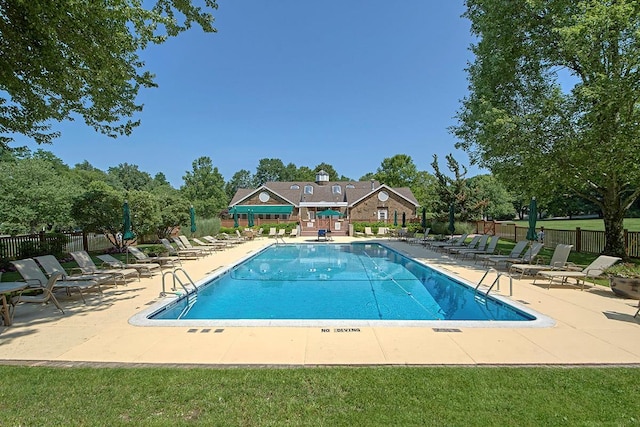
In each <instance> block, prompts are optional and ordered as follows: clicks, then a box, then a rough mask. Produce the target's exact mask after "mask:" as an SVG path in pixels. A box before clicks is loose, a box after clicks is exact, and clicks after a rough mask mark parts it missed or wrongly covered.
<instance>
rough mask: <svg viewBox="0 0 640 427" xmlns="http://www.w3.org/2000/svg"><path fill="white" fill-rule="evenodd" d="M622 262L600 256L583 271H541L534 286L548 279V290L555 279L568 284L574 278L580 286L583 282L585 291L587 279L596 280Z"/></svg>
mask: <svg viewBox="0 0 640 427" xmlns="http://www.w3.org/2000/svg"><path fill="white" fill-rule="evenodd" d="M620 260H621V258H618V257H613V256H607V255H600V256H599V257H598V258H596V259H595V260H594V261H593V262H592V263H591V264H589V265H588V266H586V267H585V268H584V269H583V270H581V271H575V270H564V271H540V272H539V273H538V275H537V276H536V278H535V279H534V280H533V283H534V284H535V283H536V280H537V279H538V277H544V278H546V279H549V283H548V285H547V289H549V288H551V283H552V282H553V279H561V282H560V283H561V284H565V283H567V280H568V279H569V278H573V279H575V280H576V284H577V285H580V282H582V286H581V288H580V289H581V290H584V283H585V279H589V278H596V277H598V276H601V275H602V272H603V271H604V270H605V269H607V268H609V267H611V266H612V265H613V264H615V263H616V262H618V261H620Z"/></svg>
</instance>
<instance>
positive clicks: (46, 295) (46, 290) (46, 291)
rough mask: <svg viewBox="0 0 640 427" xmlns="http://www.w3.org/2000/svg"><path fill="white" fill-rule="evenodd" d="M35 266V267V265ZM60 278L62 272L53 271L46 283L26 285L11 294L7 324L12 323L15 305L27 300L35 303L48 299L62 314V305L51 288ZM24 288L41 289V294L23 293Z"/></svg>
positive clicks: (46, 301)
mask: <svg viewBox="0 0 640 427" xmlns="http://www.w3.org/2000/svg"><path fill="white" fill-rule="evenodd" d="M36 268H37V267H36ZM61 278H62V273H55V274H53V275H51V277H49V279H48V280H47V282H46V284H45V285H44V286H34V287H28V288H25V289H23V290H22V291H20V293H18V294H17V295H14V296H12V297H11V298H9V301H8V302H9V304H10V307H11V309H10V310H11V312H10V313H8V314H9V322H8V324H9V325H10V324H11V323H13V316H14V315H15V313H16V305H18V304H20V303H22V302H29V303H36V304H47V303H48V302H49V301H52V302H53V304H54V305H55V306H56V307H57V308H58V310H60V311H61V312H62V314H64V310H63V309H62V307H61V306H60V303H59V302H58V300H57V299H56V296H55V295H54V294H53V289H54V287H55V285H56V283H57V281H58V280H60V279H61ZM26 290H30V291H37V290H39V291H42V293H41V294H39V295H24V292H25V291H26ZM5 324H7V322H6V320H5Z"/></svg>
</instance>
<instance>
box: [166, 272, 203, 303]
mask: <svg viewBox="0 0 640 427" xmlns="http://www.w3.org/2000/svg"><path fill="white" fill-rule="evenodd" d="M178 273H183V274H184V277H185V278H186V280H187V282H186V283H185V282H183V281H182V279H180V277H179V275H178ZM167 276H171V277H172V278H173V285H172V286H171V291H167V289H166V286H165V278H166V277H167ZM176 283H177V284H178V285H180V287H181V288H182V289H183V290H184V293H185V295H186V296H187V302H189V295H192V294H193V295H196V296H197V295H198V288H197V287H196V284H195V283H193V280H191V277H189V274H187V272H186V271H185V270H184V268H182V267H178V268H176V269H174V270H173V271H165V272H164V273H162V292H160V296H161V297H164V296H166V295H167V294H175V295H181V292H180V291H178V289H177V287H176ZM188 285H190V286H191V290H189V289H188V288H187V286H188Z"/></svg>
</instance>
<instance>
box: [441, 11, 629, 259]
mask: <svg viewBox="0 0 640 427" xmlns="http://www.w3.org/2000/svg"><path fill="white" fill-rule="evenodd" d="M466 3H467V7H468V10H467V12H466V16H467V17H468V18H469V19H470V20H471V28H472V32H473V33H474V35H476V36H477V37H478V42H477V43H476V44H475V45H474V46H473V47H472V49H473V53H474V54H475V57H476V59H475V61H474V62H473V63H472V64H471V65H470V67H469V69H468V72H469V81H470V94H469V96H468V97H467V98H466V99H465V100H464V101H463V104H462V108H461V109H460V111H459V113H458V118H459V120H460V121H459V124H458V125H457V126H456V127H454V128H453V131H454V132H455V134H456V135H457V136H458V137H459V138H460V140H461V142H460V143H459V146H460V147H462V148H464V149H466V150H467V151H468V152H469V153H470V154H471V156H472V160H473V161H475V162H478V163H480V164H481V165H482V166H485V167H487V168H489V169H491V171H492V172H493V173H494V174H495V175H497V176H498V177H499V178H501V179H502V180H503V181H506V180H508V179H515V180H520V181H523V184H524V185H526V186H528V187H529V191H530V192H531V193H537V194H540V195H542V194H544V193H547V192H549V190H550V189H551V190H553V191H557V189H558V188H565V189H566V192H567V193H573V194H575V195H578V196H580V197H583V198H585V199H587V200H589V201H591V202H593V203H594V204H596V205H597V206H598V208H599V209H600V210H601V211H602V214H603V218H604V225H605V235H606V244H605V249H604V252H605V253H606V254H609V255H616V256H625V246H624V240H623V239H624V238H623V218H624V215H625V212H626V211H627V209H628V208H629V207H630V206H631V205H632V204H633V202H634V200H636V198H637V197H638V195H639V194H640V186H638V183H639V182H640V166H639V165H640V151H638V150H637V141H638V140H640V108H639V107H640V102H639V101H640V72H638V69H639V67H640V2H638V1H635V0H616V1H605V0H581V1H577V0H547V1H511V2H508V1H502V0H467V2H466Z"/></svg>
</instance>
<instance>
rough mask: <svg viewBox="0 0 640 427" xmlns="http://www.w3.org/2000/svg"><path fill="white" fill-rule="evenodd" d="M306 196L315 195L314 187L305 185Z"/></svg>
mask: <svg viewBox="0 0 640 427" xmlns="http://www.w3.org/2000/svg"><path fill="white" fill-rule="evenodd" d="M304 194H313V186H312V185H305V186H304Z"/></svg>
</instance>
